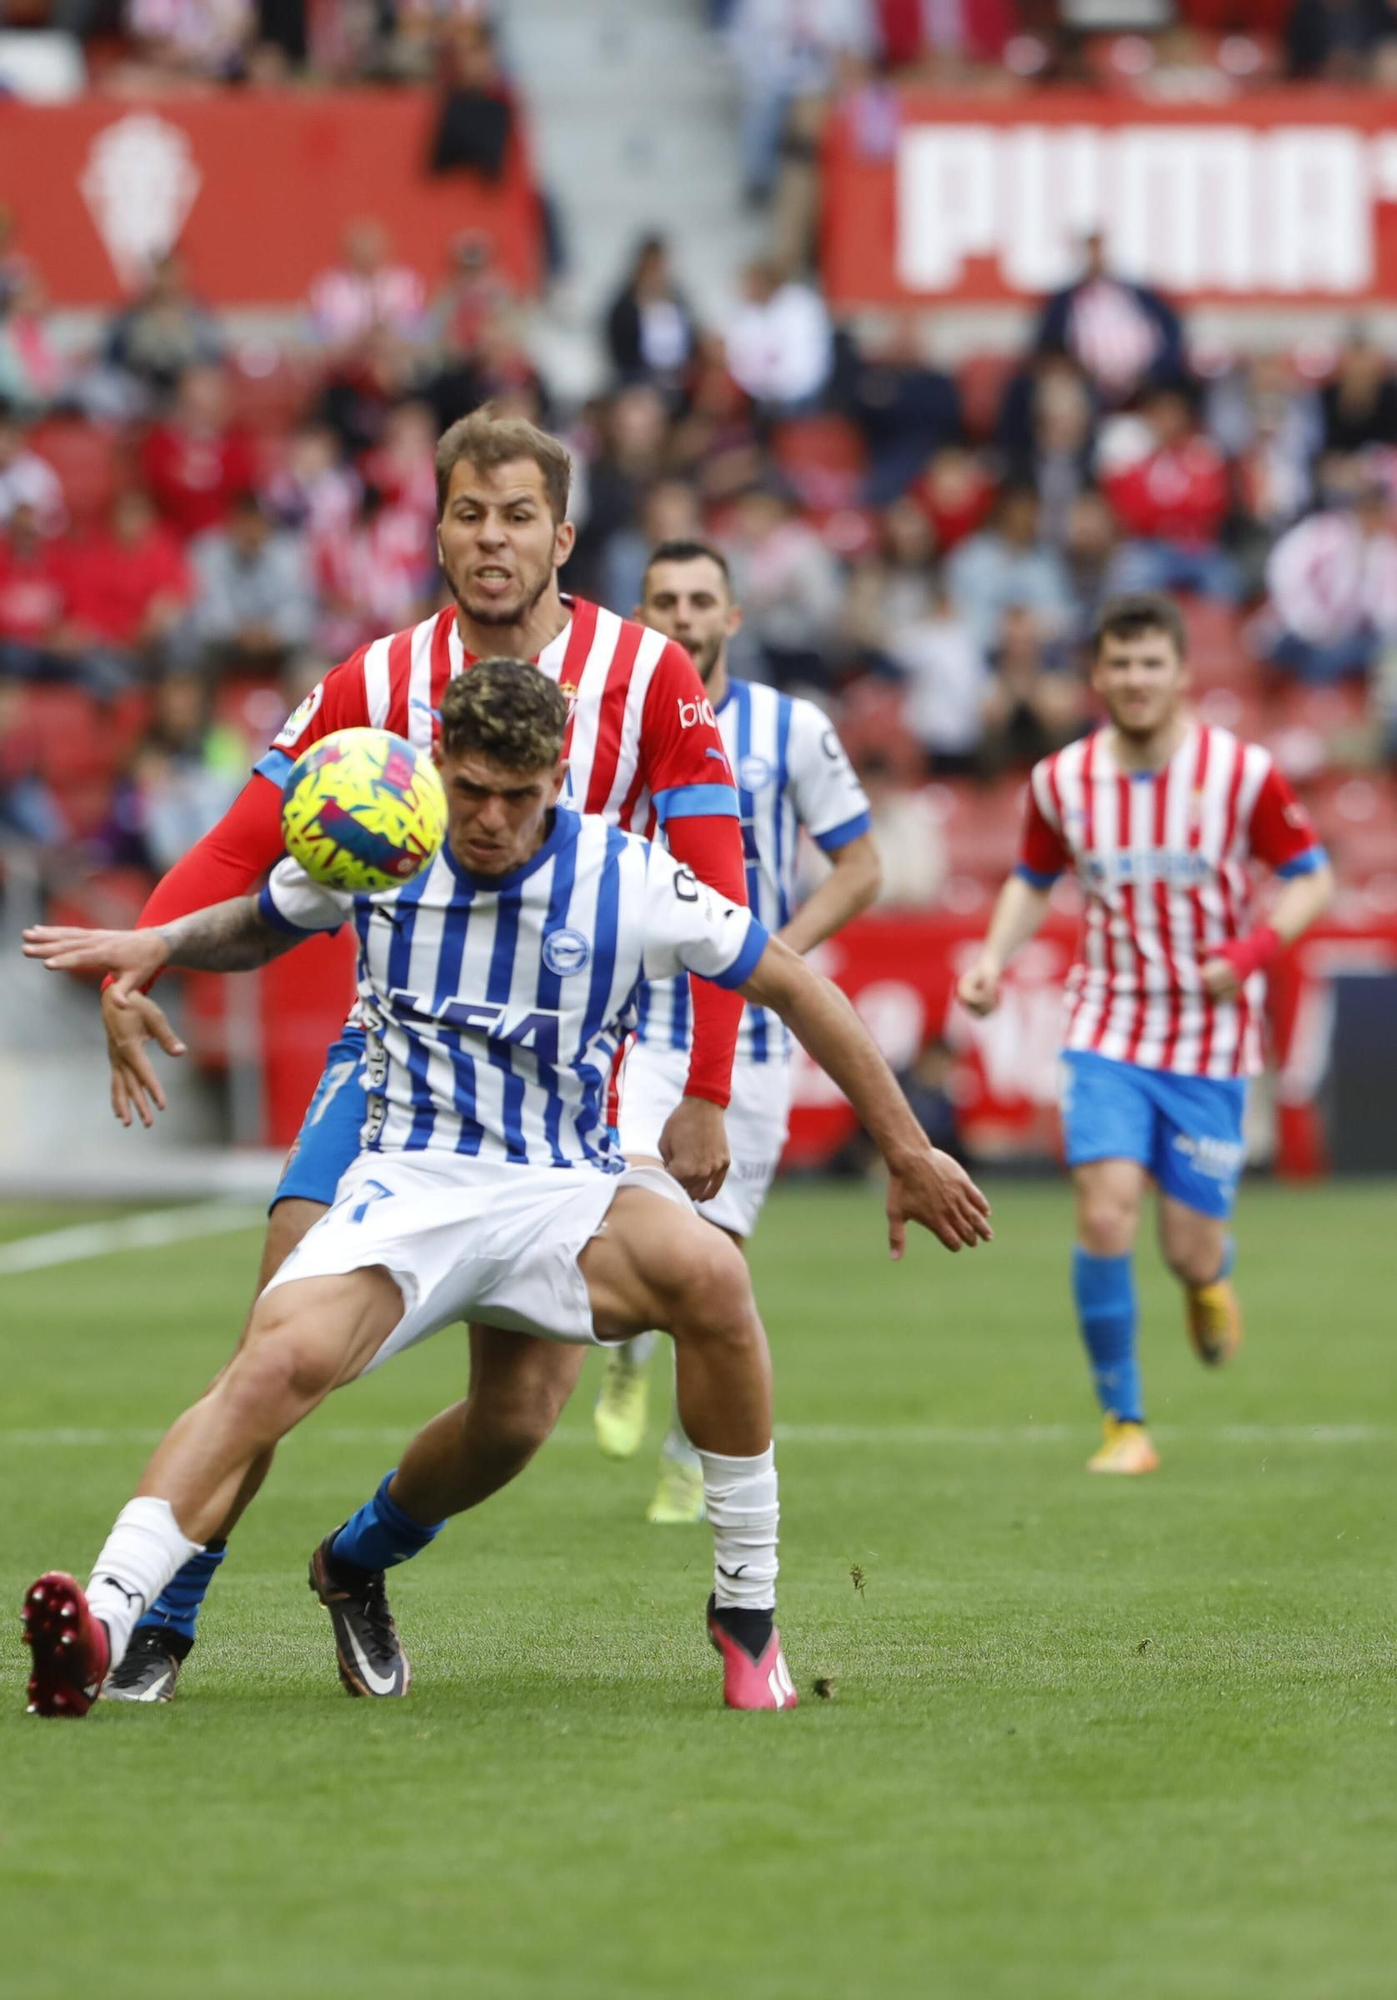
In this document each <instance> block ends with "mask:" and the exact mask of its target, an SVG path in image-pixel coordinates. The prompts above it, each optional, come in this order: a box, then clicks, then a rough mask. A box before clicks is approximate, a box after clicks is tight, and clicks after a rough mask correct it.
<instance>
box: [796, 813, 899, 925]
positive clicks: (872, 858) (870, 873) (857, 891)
mask: <svg viewBox="0 0 1397 2000" xmlns="http://www.w3.org/2000/svg"><path fill="white" fill-rule="evenodd" d="M829 858H830V860H831V861H832V862H833V863H834V866H833V867H832V868H831V869H830V872H829V874H828V875H826V877H825V879H824V881H823V882H820V883H818V884H817V885H816V887H815V888H813V889H812V890H811V892H810V894H809V895H808V896H807V897H806V899H805V901H804V902H803V903H802V904H801V906H800V908H799V909H798V910H797V911H796V912H795V914H794V915H793V916H792V918H791V920H790V922H789V923H788V924H786V925H785V926H784V928H783V929H782V931H781V940H782V943H783V944H788V945H789V946H790V947H791V950H792V951H798V952H800V953H801V954H802V955H804V953H806V952H807V951H813V950H814V949H815V946H816V945H817V944H823V943H824V941H825V939H826V938H829V937H833V936H834V934H835V932H836V931H841V930H843V928H844V926H845V924H847V923H851V922H852V921H853V919H854V918H855V917H856V916H858V915H859V913H860V912H861V911H863V910H866V909H867V908H868V906H869V904H870V903H872V902H873V901H874V900H875V899H876V897H877V894H878V891H879V890H880V889H881V888H882V886H883V864H882V862H881V861H880V860H879V858H878V847H877V843H876V842H875V841H874V838H873V835H872V834H871V833H861V834H859V835H858V836H857V838H856V839H854V840H850V841H846V842H845V844H844V846H843V847H838V848H835V849H834V850H833V851H832V852H830V855H829Z"/></svg>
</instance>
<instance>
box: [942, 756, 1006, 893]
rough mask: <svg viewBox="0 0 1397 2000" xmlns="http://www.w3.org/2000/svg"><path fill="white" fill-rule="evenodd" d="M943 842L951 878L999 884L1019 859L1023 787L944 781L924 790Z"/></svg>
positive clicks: (1004, 783) (960, 780)
mask: <svg viewBox="0 0 1397 2000" xmlns="http://www.w3.org/2000/svg"><path fill="white" fill-rule="evenodd" d="M928 792H929V796H930V798H931V799H932V801H933V803H934V804H935V805H936V808H937V811H938V814H939V816H940V818H941V825H942V831H943V833H944V835H945V839H946V859H947V862H948V865H949V869H950V873H951V874H952V875H953V876H968V877H971V878H973V879H974V880H976V881H978V882H982V883H998V882H1000V881H1002V880H1003V878H1004V877H1005V876H1006V875H1007V874H1008V873H1009V871H1010V869H1011V868H1012V867H1013V866H1014V863H1015V862H1016V861H1017V860H1018V855H1019V838H1020V833H1021V830H1022V825H1023V792H1024V781H1023V780H1022V779H1021V778H1004V779H1001V780H1000V781H999V783H997V784H995V785H988V786H986V785H978V784H975V783H973V782H972V781H971V780H968V779H943V780H940V781H938V782H937V783H935V784H933V785H931V786H930V787H929V788H928Z"/></svg>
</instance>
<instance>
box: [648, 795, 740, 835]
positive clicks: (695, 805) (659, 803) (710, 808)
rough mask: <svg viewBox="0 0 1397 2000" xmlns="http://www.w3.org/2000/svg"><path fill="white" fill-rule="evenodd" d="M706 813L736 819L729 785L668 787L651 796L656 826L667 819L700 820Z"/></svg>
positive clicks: (734, 796) (735, 798)
mask: <svg viewBox="0 0 1397 2000" xmlns="http://www.w3.org/2000/svg"><path fill="white" fill-rule="evenodd" d="M709 813H717V814H721V815H722V817H723V818H725V819H738V818H740V814H739V813H738V810H737V793H736V792H735V791H734V790H733V788H732V786H731V785H670V786H669V787H668V789H667V790H665V791H663V792H656V794H655V814H656V817H657V818H658V820H659V822H660V825H661V826H663V825H664V824H665V822H666V820H671V819H703V818H704V817H706V816H707V815H708V814H709Z"/></svg>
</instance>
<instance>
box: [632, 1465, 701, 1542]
mask: <svg viewBox="0 0 1397 2000" xmlns="http://www.w3.org/2000/svg"><path fill="white" fill-rule="evenodd" d="M645 1518H646V1520H647V1521H656V1522H659V1523H660V1524H662V1525H664V1526H682V1525H683V1524H684V1523H685V1522H689V1521H703V1520H706V1519H707V1510H706V1509H705V1507H704V1504H703V1474H702V1472H701V1471H700V1470H699V1468H698V1467H697V1466H696V1465H685V1464H682V1463H681V1461H680V1460H679V1459H677V1458H662V1459H661V1460H660V1483H659V1485H658V1486H657V1487H656V1488H655V1497H654V1499H653V1500H652V1501H651V1502H650V1505H649V1506H648V1507H647V1508H646V1510H645Z"/></svg>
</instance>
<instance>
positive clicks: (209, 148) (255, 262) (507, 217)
mask: <svg viewBox="0 0 1397 2000" xmlns="http://www.w3.org/2000/svg"><path fill="white" fill-rule="evenodd" d="M439 107H440V100H439V99H438V97H437V95H436V93H435V92H433V91H429V90H383V91H376V90H344V91H336V92H335V93H334V95H333V96H319V95H315V96H302V95H300V94H298V93H292V92H269V93H267V94H265V95H262V94H259V93H257V92H249V91H235V92H219V93H218V94H217V95H214V96H209V97H195V98H190V99H188V100H178V99H169V98H162V99H161V100H160V101H159V102H158V103H152V104H148V105H142V104H131V103H129V102H114V101H113V100H111V99H109V98H101V97H93V98H86V99H83V100H81V101H79V102H77V103H73V104H63V105H44V106H39V105H24V104H7V105H6V106H5V112H4V117H3V118H0V186H3V187H4V190H5V201H6V204H7V206H8V207H9V209H10V210H11V211H12V213H13V217H14V222H15V228H16V232H17V234H18V235H19V236H20V237H21V238H22V240H23V242H24V245H25V252H26V255H27V256H29V257H30V258H32V260H33V262H34V263H35V264H36V265H37V266H38V268H39V270H40V273H41V274H42V276H43V278H44V280H45V282H46V285H47V289H48V292H49V295H50V297H51V298H52V300H53V302H54V303H55V304H56V305H62V306H102V305H110V304H113V303H115V302H116V301H118V300H120V299H122V298H124V297H125V296H126V294H127V292H128V291H129V290H131V289H133V288H134V287H135V286H136V284H137V283H138V281H139V279H140V278H141V276H142V274H143V273H144V271H145V270H146V268H147V267H148V266H149V264H150V262H151V260H152V259H153V258H156V257H159V256H161V255H163V254H164V252H165V251H167V250H169V249H170V248H171V247H172V246H173V245H174V244H175V243H179V245H180V247H181V250H182V251H183V252H184V253H185V255H186V256H187V259H188V263H189V278H190V284H191V286H192V288H193V290H194V291H195V293H196V294H197V295H198V297H199V298H200V299H201V300H203V301H204V302H205V303H206V304H209V305H213V306H252V305H266V304H270V303H279V302H284V301H287V300H293V299H299V298H303V297H304V295H305V292H306V289H307V287H308V286H309V284H310V282H311V280H312V279H313V278H314V277H315V276H316V275H317V274H318V273H319V272H321V271H323V270H325V269H326V268H327V267H329V266H331V265H334V264H336V263H337V262H338V261H339V258H340V236H341V232H342V230H343V228H344V226H345V224H346V223H347V222H349V221H352V220H354V219H355V218H357V217H360V216H374V217H377V218H378V219H379V220H380V221H381V222H383V223H384V224H385V225H386V227H387V229H388V231H389V234H390V237H391V239H392V245H393V256H394V258H395V259H396V260H397V261H399V262H401V263H406V264H409V265H412V266H414V267H415V268H416V269H417V270H418V271H419V272H420V273H422V275H423V276H424V277H426V278H427V279H429V280H435V279H436V278H437V277H438V276H439V275H440V274H441V272H442V269H443V266H444V264H445V261H446V256H447V252H448V249H449V247H450V245H451V243H452V241H453V239H454V238H455V237H457V236H459V235H460V234H461V233H462V232H463V231H465V230H478V231H480V232H482V233H483V234H484V235H486V236H488V237H490V238H491V239H492V240H493V244H494V251H495V256H496V259H497V260H498V263H499V265H500V267H501V269H502V270H503V271H504V272H505V273H507V274H508V275H509V277H510V278H511V279H512V280H513V281H514V283H515V285H516V286H517V287H518V289H519V290H520V291H521V292H525V293H527V292H531V291H532V290H533V289H534V288H535V285H536V282H537V279H538V273H539V245H540V232H539V211H538V201H537V197H536V195H535V192H534V188H533V184H532V178H531V175H530V173H529V170H528V165H527V161H526V160H525V159H524V158H523V157H522V155H521V154H519V149H518V148H517V147H516V149H515V150H516V155H517V157H516V158H515V159H514V160H513V162H512V163H507V165H506V170H505V172H504V173H503V175H502V176H501V179H500V181H499V182H498V184H491V183H490V182H488V181H486V180H484V179H482V178H481V177H479V176H478V175H474V174H465V173H449V174H442V175H436V176H433V175H430V174H429V173H428V171H427V161H428V158H429V155H430V151H431V143H432V137H433V132H434V128H435V123H436V120H437V117H438V115H439ZM288 188H294V189H295V191H296V199H295V201H294V202H288V200H287V190H288Z"/></svg>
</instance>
